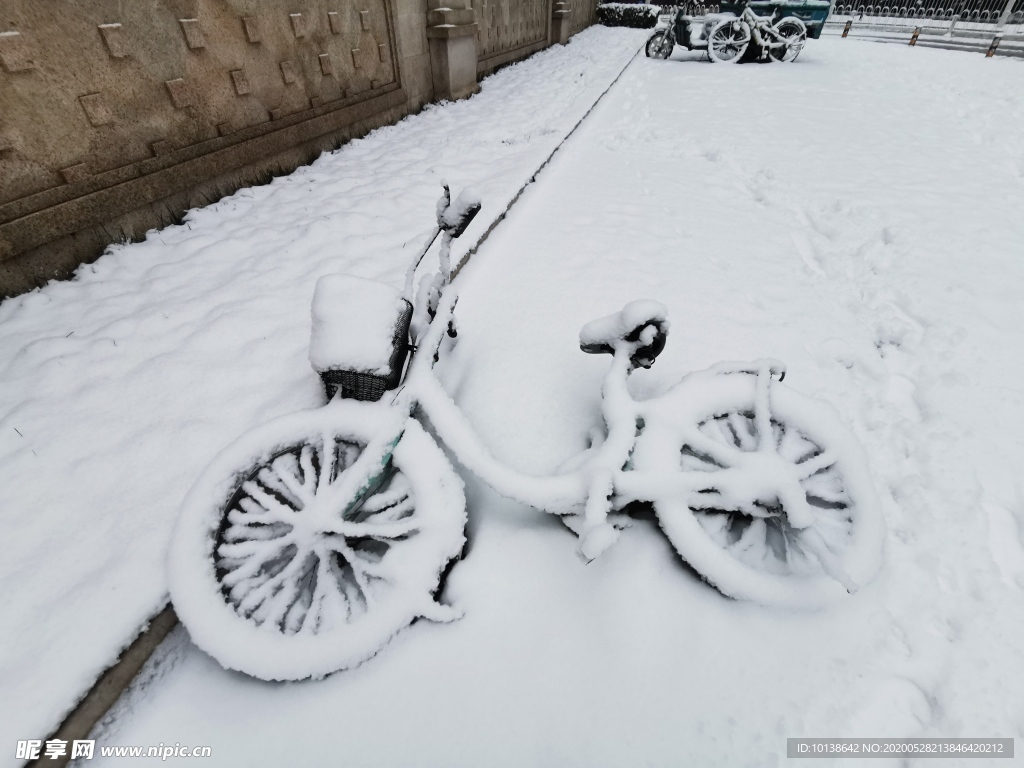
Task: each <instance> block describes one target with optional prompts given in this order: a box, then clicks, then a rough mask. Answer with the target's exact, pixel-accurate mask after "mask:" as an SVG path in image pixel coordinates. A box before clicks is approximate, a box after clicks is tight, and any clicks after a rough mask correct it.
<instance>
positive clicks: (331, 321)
mask: <svg viewBox="0 0 1024 768" xmlns="http://www.w3.org/2000/svg"><path fill="white" fill-rule="evenodd" d="M312 315H313V330H312V334H311V336H310V344H309V361H310V363H311V364H312V366H313V369H314V370H315V371H316V372H317V373H318V374H320V378H321V380H322V381H323V383H324V389H325V390H326V391H327V398H328V399H331V398H333V397H334V396H335V394H336V393H337V392H338V391H339V390H340V391H341V396H342V397H346V398H352V399H354V400H380V398H381V397H383V395H384V393H385V392H387V391H388V390H389V389H394V388H395V387H397V386H398V385H399V384H400V383H401V380H402V370H403V369H404V367H405V359H406V356H407V354H408V351H409V347H408V340H409V322H410V320H411V318H412V305H411V304H410V303H409V302H408V301H407V300H406V299H404V298H402V296H401V294H400V293H399V292H398V291H397V290H395V289H394V288H392V287H391V286H389V285H385V284H384V283H378V282H377V281H375V280H365V279H363V278H360V277H353V276H351V275H325V276H324V277H321V278H320V279H319V280H318V281H317V284H316V290H315V291H314V293H313V309H312Z"/></svg>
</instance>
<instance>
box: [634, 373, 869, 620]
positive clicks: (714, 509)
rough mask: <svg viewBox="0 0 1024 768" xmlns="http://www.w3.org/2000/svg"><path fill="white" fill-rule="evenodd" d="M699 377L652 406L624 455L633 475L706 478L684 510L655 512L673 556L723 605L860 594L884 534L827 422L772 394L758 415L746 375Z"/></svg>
mask: <svg viewBox="0 0 1024 768" xmlns="http://www.w3.org/2000/svg"><path fill="white" fill-rule="evenodd" d="M701 377H702V374H694V375H693V376H691V377H689V381H687V380H684V382H683V384H682V385H681V386H679V387H677V388H676V389H675V390H672V391H670V392H669V393H668V394H666V395H665V396H664V398H662V399H661V401H660V402H658V403H657V405H656V409H655V410H654V413H653V415H652V416H651V417H650V418H649V419H648V422H647V423H648V425H649V426H648V428H647V430H646V431H645V434H644V435H642V436H641V439H640V441H639V442H638V444H637V449H636V451H635V454H634V465H635V466H636V467H637V469H638V470H642V471H649V470H657V471H661V472H666V473H678V472H679V471H683V472H701V473H707V475H708V476H707V478H703V477H702V478H700V479H701V480H703V481H705V482H704V489H703V490H702V491H700V492H695V493H692V494H690V496H689V497H688V498H661V499H655V500H654V508H655V512H656V514H657V517H658V522H659V524H660V525H661V528H662V530H663V531H664V532H665V535H666V536H667V537H668V539H669V541H671V543H672V545H673V547H675V549H676V551H677V552H679V554H680V555H681V556H682V557H683V559H684V560H686V561H687V563H689V564H690V565H691V566H692V567H693V568H694V569H695V570H697V571H698V572H699V573H700V574H701V575H702V576H703V577H704V578H705V579H706V580H707V581H708V582H710V583H711V584H713V585H714V586H715V587H717V588H718V589H719V590H720V591H721V592H723V593H724V594H726V595H729V596H730V597H734V598H738V599H746V600H753V601H756V602H760V603H765V604H771V605H784V606H792V607H816V606H820V605H823V604H825V603H828V602H831V601H833V600H835V599H837V598H840V597H842V596H843V595H845V594H846V593H847V592H848V591H854V590H855V589H857V588H858V587H860V586H863V585H864V584H866V583H867V582H868V581H869V580H870V579H871V578H872V577H873V576H874V575H875V573H876V572H877V571H878V569H879V567H880V565H881V558H882V547H883V538H884V532H885V523H884V520H883V518H882V514H881V510H880V506H879V502H878V499H877V496H876V494H875V492H874V488H873V485H872V482H871V478H870V475H869V472H868V469H867V462H866V457H865V456H864V453H863V450H862V449H861V447H860V445H859V443H858V441H857V439H856V438H855V437H854V435H853V434H852V433H851V432H850V431H849V430H848V429H847V428H846V427H845V426H844V425H843V424H842V422H841V421H840V420H839V418H838V416H837V415H836V413H835V411H834V410H833V409H832V408H831V407H830V406H829V405H828V404H826V403H823V402H820V401H816V400H813V399H811V398H808V397H805V396H803V395H800V394H799V393H797V392H794V391H793V390H791V389H789V388H788V387H785V386H784V385H782V384H779V383H772V384H771V386H770V390H769V391H770V395H769V397H767V398H766V399H765V400H766V402H764V403H763V404H762V403H759V401H758V400H759V399H758V396H757V390H758V387H757V380H758V377H757V376H755V375H751V374H731V375H718V376H714V377H706V376H705V379H704V380H705V382H706V383H711V384H712V386H700V385H699V384H698V382H699V381H700V380H701ZM709 378H710V379H711V380H710V381H709V380H708V379H709ZM662 417H664V418H662ZM766 425H770V426H766ZM769 430H770V433H769V434H766V433H768V431H769ZM762 448H763V449H766V453H765V454H763V455H762V454H760V453H759V452H760V451H761V450H762ZM765 468H768V470H767V472H766V471H765ZM766 474H771V475H772V477H766ZM716 483H717V484H718V486H717V487H716ZM737 489H742V490H741V491H738V490H737ZM798 513H799V515H798ZM798 517H799V519H798Z"/></svg>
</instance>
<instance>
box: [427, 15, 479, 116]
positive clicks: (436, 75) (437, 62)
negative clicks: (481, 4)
mask: <svg viewBox="0 0 1024 768" xmlns="http://www.w3.org/2000/svg"><path fill="white" fill-rule="evenodd" d="M427 7H428V9H429V10H428V11H427V40H428V42H429V44H430V74H431V78H432V80H433V83H434V98H435V99H438V100H441V99H448V100H450V101H454V100H455V99H464V98H466V97H468V96H472V95H473V94H474V93H476V92H477V91H479V90H480V86H479V85H477V82H476V64H477V55H476V31H477V25H476V20H475V18H474V14H473V9H472V8H471V7H469V1H468V0H429V2H428V5H427Z"/></svg>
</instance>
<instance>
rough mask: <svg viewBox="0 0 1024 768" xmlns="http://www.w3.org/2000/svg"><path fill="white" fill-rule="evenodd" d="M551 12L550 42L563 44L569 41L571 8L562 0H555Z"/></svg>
mask: <svg viewBox="0 0 1024 768" xmlns="http://www.w3.org/2000/svg"><path fill="white" fill-rule="evenodd" d="M552 9H553V10H552V12H551V44H552V45H565V44H566V43H568V42H569V27H570V19H571V17H572V10H571V9H570V8H569V3H567V2H564V0H555V2H554V3H552Z"/></svg>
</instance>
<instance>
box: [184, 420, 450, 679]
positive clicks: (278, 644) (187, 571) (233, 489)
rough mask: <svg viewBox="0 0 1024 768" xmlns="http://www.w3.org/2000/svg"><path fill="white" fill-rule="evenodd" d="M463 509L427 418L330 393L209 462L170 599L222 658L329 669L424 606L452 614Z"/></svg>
mask: <svg viewBox="0 0 1024 768" xmlns="http://www.w3.org/2000/svg"><path fill="white" fill-rule="evenodd" d="M399 436H400V439H398V438H399ZM465 522H466V513H465V498H464V496H463V492H462V482H461V480H460V479H459V478H458V476H457V475H456V474H455V472H454V470H453V469H452V467H451V464H449V463H448V460H447V459H446V458H445V456H444V454H443V453H442V452H441V451H440V449H439V448H438V447H437V445H436V444H435V443H434V441H433V440H432V439H431V438H430V437H429V436H428V435H427V434H426V433H425V432H424V431H423V429H422V428H421V427H420V425H419V424H418V423H417V422H416V421H414V420H412V419H408V417H407V416H406V415H405V413H404V412H402V411H396V410H394V409H389V408H388V407H387V406H383V405H381V404H378V403H357V402H353V401H345V400H343V401H338V402H333V403H331V404H330V405H328V406H326V407H324V408H321V409H318V410H314V411H305V412H301V413H296V414H291V415H288V416H284V417H282V418H280V419H277V420H275V421H272V422H270V423H268V424H265V425H263V426H261V427H258V428H257V429H254V430H253V431H251V432H250V433H248V434H247V435H244V436H243V437H241V438H240V439H239V440H237V441H236V442H235V443H234V444H232V445H231V446H229V447H228V448H227V449H225V450H224V451H223V452H222V453H221V454H220V455H219V456H217V457H216V458H215V459H214V460H213V462H212V463H211V464H210V466H209V467H208V468H207V470H206V471H205V472H204V473H203V474H202V476H201V477H200V478H199V480H198V481H197V482H196V484H195V486H194V487H193V488H192V490H191V491H190V492H189V494H188V496H187V497H186V499H185V502H184V504H183V505H182V510H181V513H180V516H179V519H178V523H177V527H176V529H175V532H174V536H173V539H172V543H171V549H170V553H169V558H168V574H169V582H170V592H171V600H172V601H173V603H174V607H175V610H176V611H177V613H178V616H179V618H180V619H181V621H182V623H183V624H184V625H185V626H186V627H187V629H188V630H189V633H190V635H191V636H192V639H193V641H194V642H195V643H196V645H198V646H199V647H200V648H202V649H203V650H204V651H206V652H207V653H209V654H210V655H211V656H213V657H214V658H215V659H217V661H219V662H220V663H221V664H222V665H223V666H224V667H227V668H229V669H237V670H240V671H242V672H245V673H247V674H249V675H252V676H254V677H259V678H262V679H265V680H301V679H304V678H308V677H323V676H324V675H327V674H330V673H331V672H334V671H337V670H339V669H344V668H346V667H351V666H354V665H356V664H359V663H360V662H362V661H364V660H366V659H367V658H369V657H371V656H373V655H374V654H375V653H377V651H378V650H380V649H381V648H382V647H383V646H384V645H385V644H386V643H387V642H388V640H389V639H390V638H391V637H392V636H393V635H394V634H395V633H396V632H398V631H399V630H400V629H402V628H403V627H405V626H407V625H408V624H410V623H411V622H412V621H413V620H414V619H416V618H417V617H419V616H426V617H428V618H450V617H451V615H450V614H451V611H450V609H448V611H447V612H446V610H445V608H444V606H439V605H438V604H437V603H435V602H434V600H433V597H432V594H433V593H434V592H435V591H436V589H437V587H438V583H439V579H440V575H441V573H442V571H443V570H444V568H445V566H446V564H447V563H448V562H449V561H450V560H451V559H452V558H454V557H456V556H457V555H458V553H459V551H460V550H461V547H462V545H463V542H464V537H463V530H464V528H465Z"/></svg>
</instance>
